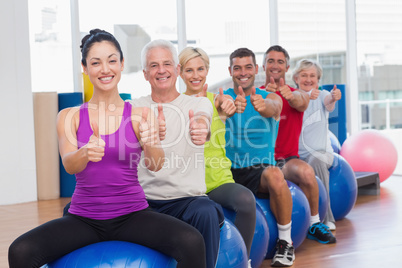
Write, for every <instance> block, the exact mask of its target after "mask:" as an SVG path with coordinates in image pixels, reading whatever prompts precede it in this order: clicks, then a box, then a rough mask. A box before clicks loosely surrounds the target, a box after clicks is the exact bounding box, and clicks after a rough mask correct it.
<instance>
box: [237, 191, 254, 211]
mask: <svg viewBox="0 0 402 268" xmlns="http://www.w3.org/2000/svg"><path fill="white" fill-rule="evenodd" d="M255 206H256V205H255V197H254V194H253V193H252V192H251V191H250V190H249V189H247V188H245V187H244V189H242V191H240V192H238V193H237V195H236V197H235V208H236V209H237V211H238V212H250V211H254V210H255Z"/></svg>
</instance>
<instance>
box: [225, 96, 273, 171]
mask: <svg viewBox="0 0 402 268" xmlns="http://www.w3.org/2000/svg"><path fill="white" fill-rule="evenodd" d="M224 94H226V95H230V96H232V98H233V99H236V97H237V95H236V93H235V92H234V89H233V88H229V89H227V90H226V91H225V92H224ZM256 94H259V95H261V96H262V97H263V98H264V99H265V98H266V97H267V95H268V94H270V93H269V92H267V91H265V90H261V89H259V88H256ZM246 100H247V106H246V109H245V110H244V112H243V113H240V114H239V113H235V114H234V115H233V116H232V117H229V118H228V119H226V134H225V139H226V156H227V157H228V158H229V159H230V160H231V161H232V168H246V167H250V166H254V165H258V164H262V163H264V164H271V165H275V163H276V162H275V158H274V150H275V141H276V136H277V131H278V121H276V120H275V119H274V118H272V117H270V118H265V117H262V116H261V115H260V114H259V113H258V112H257V111H256V110H255V109H254V107H253V105H252V104H251V101H250V95H249V96H246Z"/></svg>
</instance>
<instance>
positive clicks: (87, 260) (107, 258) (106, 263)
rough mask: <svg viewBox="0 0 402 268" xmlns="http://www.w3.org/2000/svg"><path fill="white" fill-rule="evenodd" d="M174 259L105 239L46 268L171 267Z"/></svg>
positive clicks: (139, 246) (133, 245) (136, 245)
mask: <svg viewBox="0 0 402 268" xmlns="http://www.w3.org/2000/svg"><path fill="white" fill-rule="evenodd" d="M176 266H177V262H176V260H174V259H173V258H171V257H168V256H166V255H165V254H162V253H160V252H158V251H156V250H153V249H150V248H147V247H144V246H141V245H138V244H134V243H129V242H124V241H106V242H99V243H95V244H91V245H88V246H86V247H83V248H80V249H77V250H75V251H73V252H71V253H69V254H67V255H65V256H63V257H61V258H60V259H58V260H56V261H53V262H51V263H49V264H48V265H47V267H48V268H65V267H75V268H106V267H107V268H140V267H141V268H147V267H158V268H160V267H161V268H173V267H176Z"/></svg>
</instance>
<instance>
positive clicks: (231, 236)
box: [155, 219, 248, 268]
mask: <svg viewBox="0 0 402 268" xmlns="http://www.w3.org/2000/svg"><path fill="white" fill-rule="evenodd" d="M247 263H248V257H247V249H246V245H245V244H244V241H243V238H242V237H241V235H240V233H239V231H238V230H237V228H236V227H235V226H234V225H233V223H232V222H231V221H230V220H227V219H225V223H224V224H223V226H222V228H221V232H220V243H219V253H218V260H217V263H216V266H215V267H216V268H227V267H231V268H244V267H247ZM155 267H158V266H155Z"/></svg>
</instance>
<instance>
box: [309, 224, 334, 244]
mask: <svg viewBox="0 0 402 268" xmlns="http://www.w3.org/2000/svg"><path fill="white" fill-rule="evenodd" d="M307 238H308V239H312V240H317V241H318V242H320V243H322V244H332V243H336V238H335V236H334V235H333V234H332V233H331V231H330V230H329V228H328V226H326V225H325V224H323V223H321V222H317V223H314V224H313V225H311V226H310V228H309V229H308V234H307Z"/></svg>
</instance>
